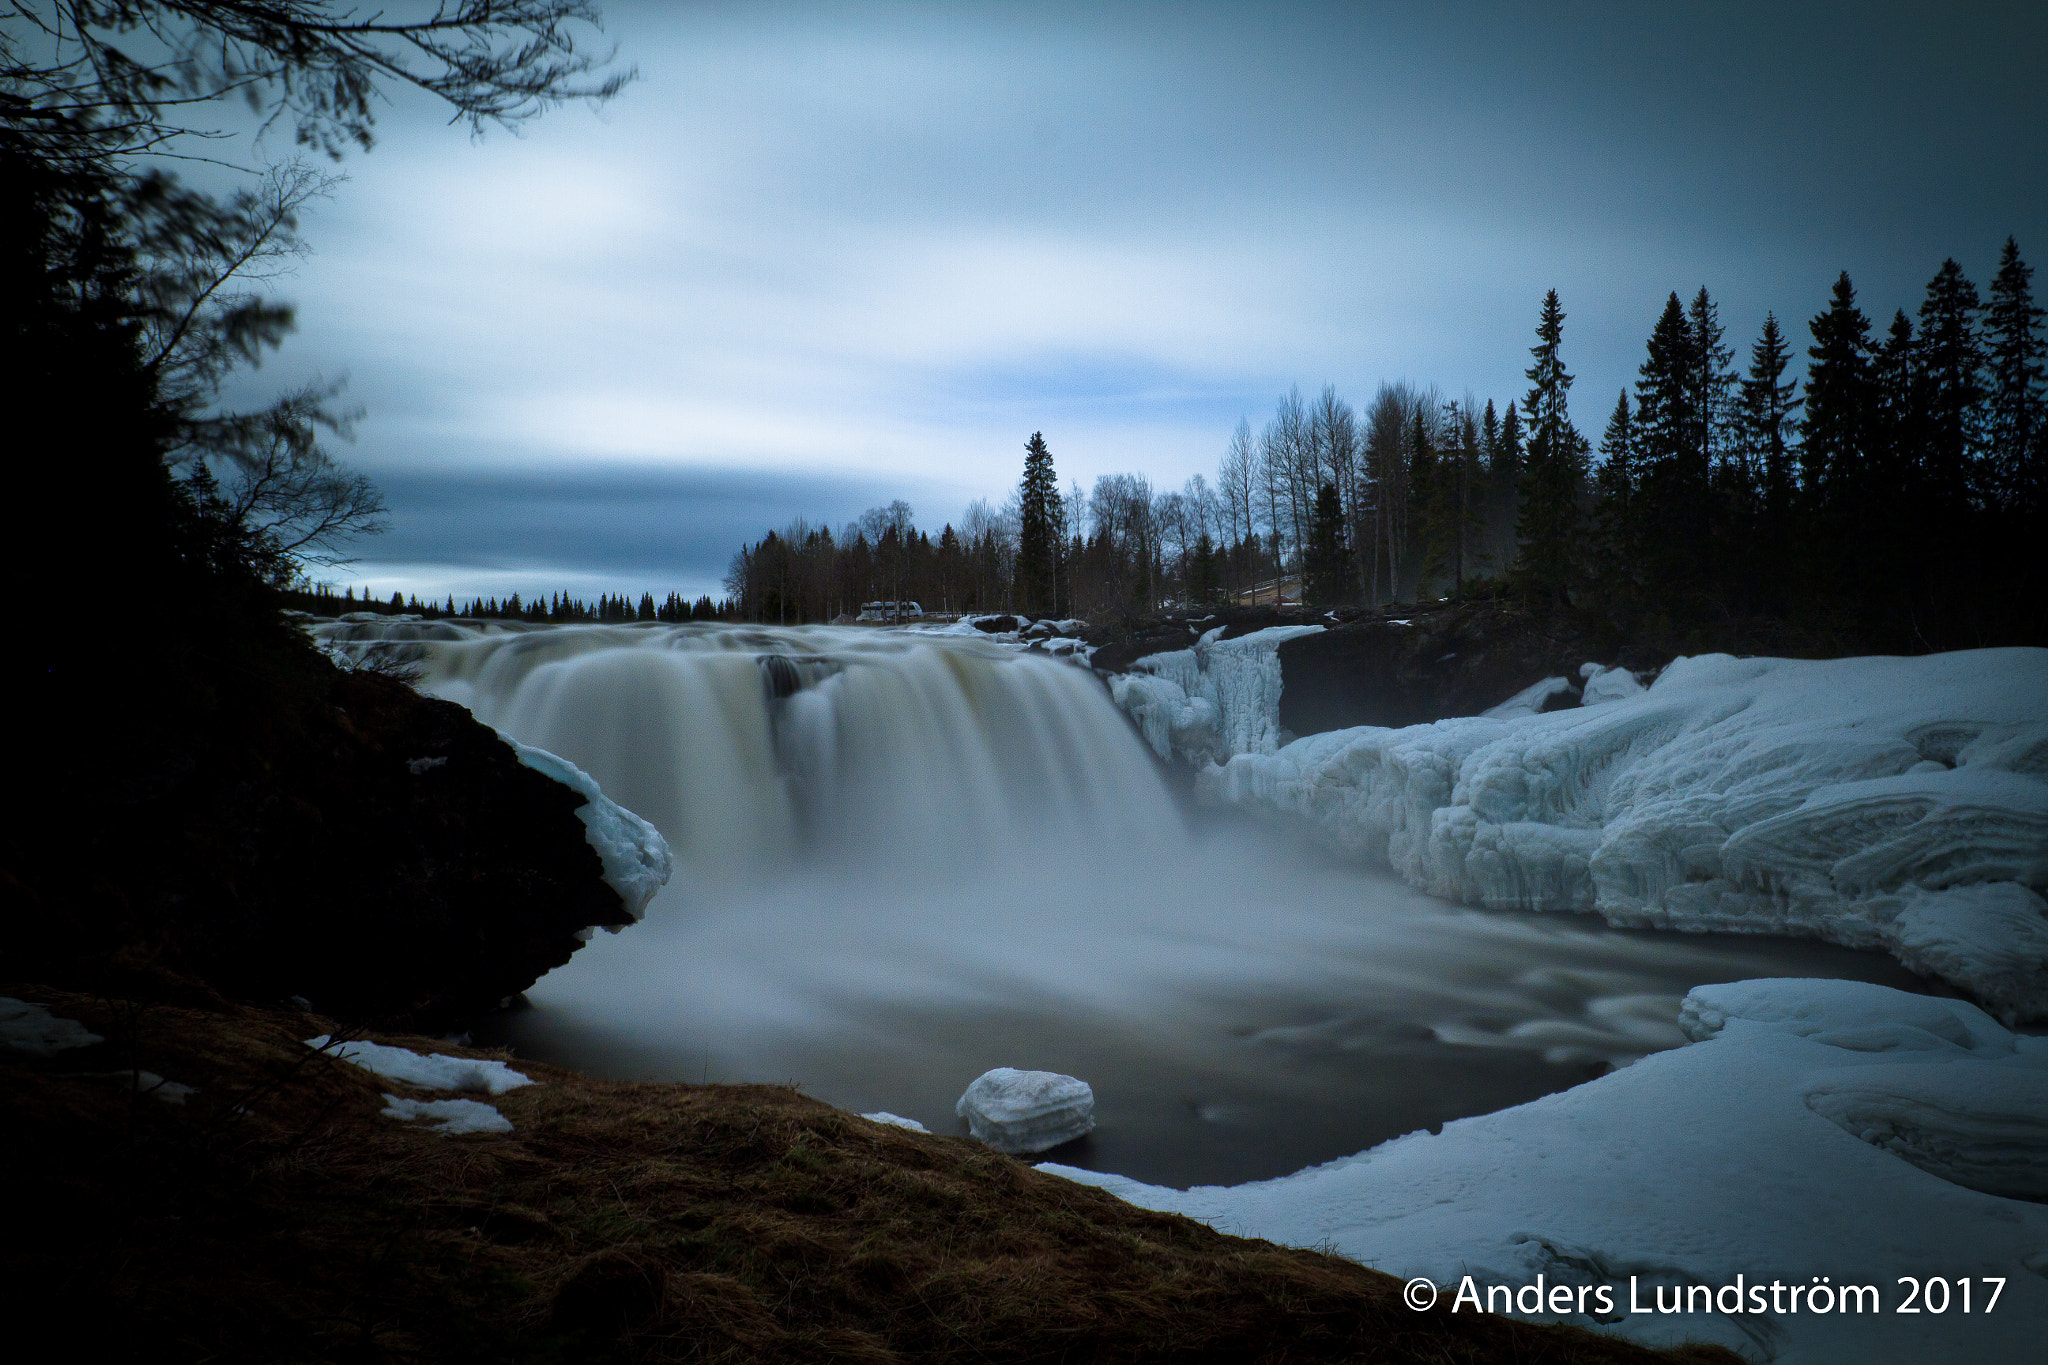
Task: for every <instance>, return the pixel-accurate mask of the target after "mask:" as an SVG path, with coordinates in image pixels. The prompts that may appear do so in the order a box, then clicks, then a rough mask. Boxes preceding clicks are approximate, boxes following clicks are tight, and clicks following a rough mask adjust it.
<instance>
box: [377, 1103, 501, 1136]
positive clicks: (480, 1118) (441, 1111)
mask: <svg viewBox="0 0 2048 1365" xmlns="http://www.w3.org/2000/svg"><path fill="white" fill-rule="evenodd" d="M382 1113H383V1115H384V1117H385V1118H388V1119H399V1120H402V1121H404V1122H407V1123H411V1122H414V1121H419V1122H423V1123H425V1124H426V1125H427V1127H429V1128H431V1129H432V1130H433V1131H435V1132H437V1133H440V1134H442V1135H444V1136H447V1137H453V1136H455V1135H456V1134H458V1133H509V1132H511V1131H512V1120H510V1119H508V1118H506V1117H505V1116H504V1115H503V1114H501V1113H499V1112H498V1111H497V1108H496V1107H495V1106H493V1105H488V1104H485V1103H484V1102H483V1101H482V1100H408V1099H402V1098H400V1097H399V1096H397V1095H386V1096H385V1097H384V1108H383V1110H382Z"/></svg>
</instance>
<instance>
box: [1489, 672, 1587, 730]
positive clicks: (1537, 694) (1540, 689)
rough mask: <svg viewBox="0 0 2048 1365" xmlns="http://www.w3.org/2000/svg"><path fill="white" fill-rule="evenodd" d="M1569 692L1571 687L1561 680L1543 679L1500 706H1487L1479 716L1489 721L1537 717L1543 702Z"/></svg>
mask: <svg viewBox="0 0 2048 1365" xmlns="http://www.w3.org/2000/svg"><path fill="white" fill-rule="evenodd" d="M1571 690H1572V685H1571V684H1570V683H1569V682H1566V681H1565V680H1564V679H1563V678H1545V679H1544V680H1543V681H1542V682H1538V683H1530V684H1529V685H1528V686H1527V687H1525V688H1523V689H1522V690H1521V691H1519V692H1517V693H1515V695H1514V696H1512V697H1509V698H1508V699H1507V700H1506V701H1504V702H1502V703H1501V704H1500V705H1498V706H1489V707H1488V708H1486V710H1484V711H1481V712H1480V713H1479V714H1480V715H1482V716H1485V717H1487V718H1488V719H1491V720H1513V719H1515V718H1516V717H1517V716H1533V715H1537V714H1539V713H1540V712H1541V711H1542V710H1543V704H1544V703H1545V702H1547V701H1549V700H1550V699H1551V698H1552V697H1554V696H1556V695H1557V694H1558V693H1560V692H1569V691H1571Z"/></svg>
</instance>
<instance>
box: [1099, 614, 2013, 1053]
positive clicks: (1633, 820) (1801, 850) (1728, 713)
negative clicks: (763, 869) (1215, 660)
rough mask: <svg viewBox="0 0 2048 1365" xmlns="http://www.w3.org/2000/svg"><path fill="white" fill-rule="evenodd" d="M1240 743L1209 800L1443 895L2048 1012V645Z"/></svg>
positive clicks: (1728, 669) (1750, 663)
mask: <svg viewBox="0 0 2048 1365" xmlns="http://www.w3.org/2000/svg"><path fill="white" fill-rule="evenodd" d="M1246 638H1248V639H1249V638H1251V637H1246ZM1232 643H1235V642H1232ZM1607 676H1609V675H1608V673H1601V674H1599V675H1597V676H1596V677H1595V678H1594V679H1593V680H1592V681H1598V680H1599V679H1600V678H1604V677H1607ZM1589 685H1590V683H1589ZM1127 709H1132V710H1133V715H1134V716H1135V717H1137V718H1138V719H1139V722H1140V724H1141V725H1144V724H1146V716H1145V714H1144V711H1143V708H1142V707H1140V708H1136V709H1133V708H1131V707H1128V706H1127ZM1274 714H1275V715H1277V710H1276V711H1275V712H1274ZM1169 719H1172V718H1169ZM1197 720H1198V718H1195V717H1189V718H1188V719H1187V722H1186V723H1185V724H1184V725H1183V726H1182V728H1184V729H1187V730H1189V731H1190V732H1192V731H1194V730H1195V729H1197V728H1198V725H1197V723H1196V722H1197ZM1159 728H1160V729H1161V730H1162V731H1163V732H1164V733H1167V734H1168V735H1172V734H1173V733H1174V726H1173V725H1172V724H1161V725H1160V726H1159ZM1251 729H1252V727H1250V726H1248V725H1243V724H1239V725H1236V726H1234V727H1232V726H1225V727H1222V729H1221V733H1222V736H1223V737H1224V738H1226V739H1228V738H1229V737H1230V736H1231V735H1233V734H1246V733H1250V731H1251ZM1147 737H1148V739H1150V738H1152V735H1151V732H1150V731H1148V734H1147ZM1154 746H1155V748H1156V747H1158V745H1157V741H1156V740H1155V741H1154ZM1192 747H1193V746H1192V745H1190V746H1189V751H1192ZM1227 747H1229V748H1230V750H1231V756H1230V757H1229V759H1228V760H1227V762H1224V763H1222V764H1221V765H1220V766H1212V767H1210V768H1208V769H1206V770H1205V771H1204V772H1203V773H1202V774H1201V775H1200V778H1199V781H1198V789H1199V790H1200V791H1201V792H1203V793H1204V794H1205V795H1206V796H1208V797H1209V798H1210V799H1214V800H1218V801H1222V802H1226V803H1231V804H1237V805H1242V806H1246V807H1250V808H1254V809H1259V810H1265V811H1272V812H1278V813H1283V814H1286V815H1291V816H1297V817H1300V818H1301V819H1303V820H1306V821H1307V822H1309V823H1310V824H1311V825H1312V826H1313V827H1315V828H1316V829H1317V830H1318V831H1319V833H1320V834H1321V835H1322V837H1324V838H1325V839H1326V840H1327V841H1328V842H1330V843H1331V844H1333V845H1335V846H1337V847H1339V848H1341V849H1343V850H1346V851H1348V852H1351V853H1354V854H1357V855H1360V856H1363V857H1367V858H1372V859H1378V860H1383V861H1385V862H1386V863H1388V864H1389V865H1390V866H1392V867H1393V869H1394V870H1395V871H1397V872H1398V873H1400V874H1401V875H1402V876H1403V877H1405V878H1406V879H1407V880H1408V881H1410V882H1411V883H1413V884H1414V885H1416V886H1418V887H1421V888H1422V889H1423V890H1426V891H1428V892H1430V893H1431V894H1433V895H1438V896H1443V897H1446V898H1449V899H1453V900H1459V901H1465V902H1468V903H1474V904H1482V905H1486V906H1489V907H1493V908H1497V909H1520V910H1592V911H1597V912H1599V913H1600V914H1602V915H1604V916H1606V917H1607V919H1608V920H1609V921H1610V922H1612V923H1615V924H1620V925H1637V926H1652V927H1661V928H1677V929H1691V930H1733V931H1738V932H1755V933H1776V934H1793V935H1801V936H1808V937H1816V938H1823V939H1827V940H1830V941H1832V942H1836V943H1841V944H1844V945H1846V946H1849V947H1854V948H1872V949H1883V950H1886V951H1889V952H1891V953H1893V954H1894V955H1895V956H1897V957H1899V958H1900V959H1901V960H1902V961H1904V962H1906V963H1907V965H1909V966H1911V967H1913V968H1914V969H1915V970H1919V971H1928V972H1934V973H1938V974H1939V975H1940V976H1942V977H1943V978H1944V979H1946V980H1948V981H1951V982H1953V983H1954V984H1956V985H1958V986H1961V987H1963V988H1964V989H1966V990H1968V991H1970V992H1971V993H1972V994H1974V995H1975V996H1976V997H1977V998H1978V999H1980V1000H1982V1001H1984V1002H1985V1003H1986V1004H1987V1005H1988V1006H1990V1007H1992V1008H1993V1009H1995V1010H1996V1011H1998V1012H1999V1013H2000V1014H2002V1015H2004V1016H2005V1017H2006V1018H2007V1019H2008V1020H2017V1019H2027V1018H2048V903H2044V902H2043V900H2042V895H2041V893H2042V892H2043V890H2044V889H2048V650H2042V649H1990V650H1972V651H1967V652H1960V653H1953V654H1936V655H1929V656H1926V657H1923V658H1910V659H1906V658H1867V659H1836V660H1827V661H1806V660H1792V659H1735V658H1731V657H1729V656H1727V655H1718V654H1717V655H1705V656H1701V657H1699V658H1692V659H1680V660H1678V661H1676V662H1674V663H1673V664H1672V665H1671V666H1670V667H1668V668H1667V669H1665V670H1664V672H1663V673H1662V674H1660V675H1659V676H1658V678H1657V680H1656V682H1655V683H1654V684H1653V685H1652V686H1651V687H1649V688H1647V689H1644V690H1643V691H1641V692H1639V693H1635V694H1631V695H1627V696H1622V697H1618V698H1615V699H1612V700H1609V701H1606V702H1604V703H1602V704H1599V705H1594V706H1581V707H1574V708H1569V709H1566V710H1562V711H1552V712H1544V713H1538V714H1525V715H1521V716H1519V717H1512V718H1507V719H1502V718H1498V717H1477V716H1475V717H1469V718H1461V719H1456V720H1443V721H1437V722H1435V723H1433V724H1430V725H1417V726H1410V727H1408V728H1405V729H1399V730H1387V729H1378V728H1374V727H1361V728H1358V729H1354V730H1336V731H1330V732H1327V733H1324V734H1319V735H1310V736H1308V737H1306V738H1304V739H1300V740H1296V741H1295V742H1293V743H1292V744H1289V745H1287V746H1286V747H1284V748H1279V749H1277V750H1265V749H1262V748H1260V747H1258V746H1257V745H1256V744H1253V745H1242V744H1239V743H1236V742H1230V743H1229V744H1228V746H1227Z"/></svg>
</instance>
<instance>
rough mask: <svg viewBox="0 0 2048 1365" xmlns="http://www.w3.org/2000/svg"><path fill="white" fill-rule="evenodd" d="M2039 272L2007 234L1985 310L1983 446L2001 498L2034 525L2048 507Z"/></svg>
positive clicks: (2046, 408) (2024, 521) (2047, 415)
mask: <svg viewBox="0 0 2048 1365" xmlns="http://www.w3.org/2000/svg"><path fill="white" fill-rule="evenodd" d="M2033 278H2034V270H2033V267H2032V266H2029V265H2028V264H2027V263H2026V262H2024V261H2022V260H2021V259H2020V247H2019V243H2018V242H2016V241H2014V240H2013V239H2012V238H2011V237H2007V238H2006V239H2005V249H2004V251H2003V252H2001V253H2000V255H1999V258H1998V275H1997V277H1996V278H1995V279H1993V280H1992V282H1991V303H1990V306H1989V307H1988V308H1986V309H1985V311H1984V343H1985V344H1984V349H1985V357H1986V359H1987V361H1988V362H1989V365H1988V369H1989V379H1990V390H1991V392H1990V402H1989V406H1988V411H1987V414H1986V418H1987V420H1986V422H1985V432H1984V437H1985V446H1986V449H1987V451H1988V455H1989V459H1990V461H1991V466H1992V475H1993V487H1994V488H1995V490H1996V494H1997V500H1998V501H1999V502H2000V503H2002V504H2003V505H2004V507H2005V508H2006V510H2008V511H2009V512H2011V513H2012V514H2014V515H2015V516H2016V517H2018V518H2019V520H2020V524H2021V525H2022V526H2034V525H2035V519H2036V518H2038V517H2039V516H2040V515H2041V513H2042V511H2043V510H2044V508H2043V502H2044V499H2043V493H2044V491H2048V490H2044V489H2043V487H2042V482H2043V474H2044V471H2043V468H2042V465H2043V462H2044V461H2048V403H2044V397H2043V387H2044V375H2043V364H2042V358H2043V354H2044V349H2043V346H2042V340H2041V319H2042V317H2043V316H2044V314H2048V310H2044V309H2042V308H2040V307H2038V306H2036V304H2035V303H2034V292H2033Z"/></svg>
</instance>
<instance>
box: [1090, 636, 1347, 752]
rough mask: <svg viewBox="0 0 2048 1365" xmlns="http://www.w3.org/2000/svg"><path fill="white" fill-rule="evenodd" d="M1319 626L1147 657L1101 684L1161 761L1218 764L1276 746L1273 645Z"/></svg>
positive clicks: (1214, 640) (1212, 640)
mask: <svg viewBox="0 0 2048 1365" xmlns="http://www.w3.org/2000/svg"><path fill="white" fill-rule="evenodd" d="M1322 629H1324V628H1323V627H1322V626H1269V627H1267V628H1266V629H1264V630H1255V631H1252V632H1251V633H1250V634H1248V635H1240V636H1238V637H1237V638H1236V639H1234V640H1225V639H1221V638H1219V637H1220V636H1221V634H1222V631H1221V629H1220V628H1219V629H1216V630H1211V631H1208V632H1206V633H1205V634H1203V636H1202V637H1201V638H1200V639H1199V640H1197V641H1196V642H1195V644H1194V646H1193V647H1192V648H1189V649H1175V650H1169V651H1167V652H1166V653H1164V654H1148V655H1146V656H1145V657H1144V658H1142V659H1139V660H1138V661H1137V662H1136V663H1134V664H1132V665H1131V670H1130V671H1129V672H1128V673H1120V674H1117V675H1116V676H1114V677H1112V678H1111V679H1110V680H1109V689H1110V696H1111V698H1112V700H1114V701H1115V702H1116V704H1117V705H1118V706H1119V707H1121V708H1122V709H1123V710H1124V712H1125V714H1127V715H1129V716H1130V717H1131V719H1132V720H1134V721H1135V722H1137V725H1138V729H1139V731H1140V732H1141V733H1142V734H1143V735H1144V736H1145V742H1146V743H1147V744H1149V745H1151V746H1152V751H1153V752H1154V753H1156V754H1158V755H1159V756H1160V757H1161V758H1175V757H1179V758H1183V759H1186V760H1187V761H1188V762H1190V763H1195V764H1202V763H1220V762H1222V761H1223V760H1225V759H1227V758H1229V757H1230V756H1231V755H1233V754H1270V753H1272V752H1274V751H1275V750H1276V749H1278V748H1279V747H1280V745H1281V740H1282V736H1281V732H1280V654H1279V650H1280V646H1281V645H1283V644H1285V643H1286V642H1287V641H1289V640H1292V639H1294V638H1296V637H1297V636H1301V635H1314V634H1315V633H1316V632H1318V631H1320V630H1322Z"/></svg>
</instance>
